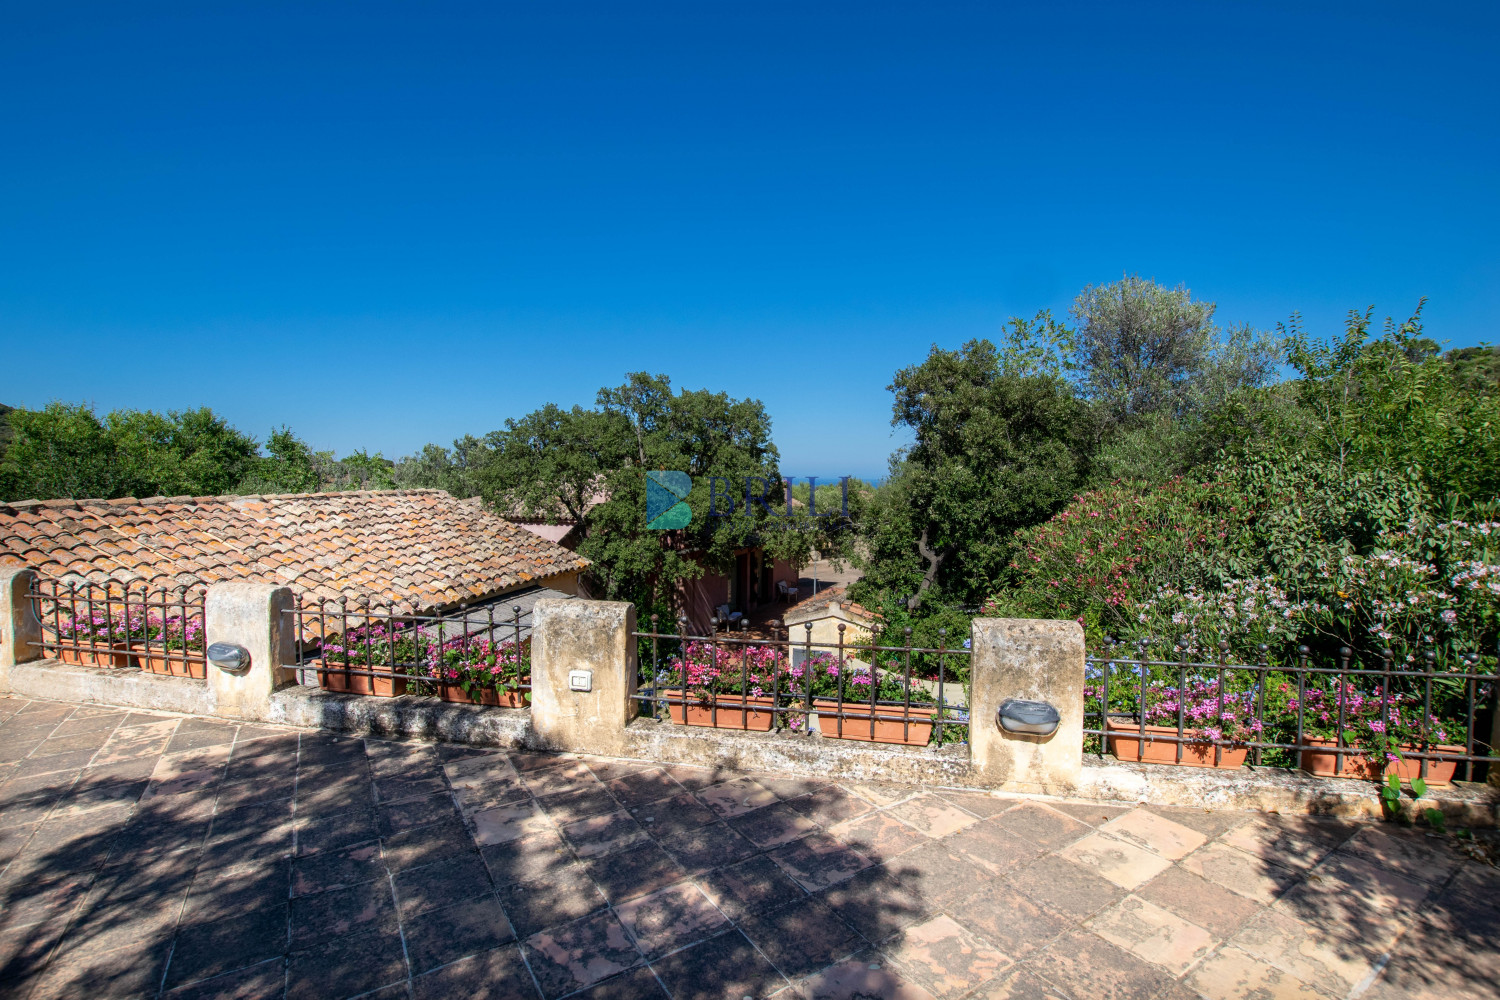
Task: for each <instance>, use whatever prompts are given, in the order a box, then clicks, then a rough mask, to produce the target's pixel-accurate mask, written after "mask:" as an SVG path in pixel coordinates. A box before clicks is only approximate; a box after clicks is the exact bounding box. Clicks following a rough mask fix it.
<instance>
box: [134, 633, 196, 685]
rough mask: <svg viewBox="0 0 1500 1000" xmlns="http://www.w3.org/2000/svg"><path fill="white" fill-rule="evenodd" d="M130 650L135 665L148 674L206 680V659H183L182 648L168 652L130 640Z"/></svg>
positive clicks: (158, 647)
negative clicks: (197, 660) (199, 660)
mask: <svg viewBox="0 0 1500 1000" xmlns="http://www.w3.org/2000/svg"><path fill="white" fill-rule="evenodd" d="M130 651H131V653H132V655H133V656H134V657H135V662H136V665H137V666H139V667H140V668H141V669H142V670H144V671H146V673H148V674H163V675H165V676H168V677H191V678H193V679H195V680H200V681H201V680H206V679H207V678H208V661H207V660H206V659H205V660H204V661H202V662H201V663H200V662H196V661H193V660H184V659H183V654H182V650H180V649H174V650H171V651H170V652H167V651H165V650H163V649H162V648H161V647H160V646H150V645H147V644H146V643H144V642H132V643H131V644H130Z"/></svg>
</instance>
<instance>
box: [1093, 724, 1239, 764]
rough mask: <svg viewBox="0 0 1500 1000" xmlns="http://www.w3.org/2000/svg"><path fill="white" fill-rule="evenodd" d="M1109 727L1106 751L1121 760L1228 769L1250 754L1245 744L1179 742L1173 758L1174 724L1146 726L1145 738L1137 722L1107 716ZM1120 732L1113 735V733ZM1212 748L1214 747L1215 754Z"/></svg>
mask: <svg viewBox="0 0 1500 1000" xmlns="http://www.w3.org/2000/svg"><path fill="white" fill-rule="evenodd" d="M1105 728H1106V729H1108V731H1109V737H1108V739H1109V752H1110V753H1112V754H1114V755H1115V757H1116V758H1118V759H1120V760H1125V761H1130V760H1134V761H1141V762H1144V763H1147V764H1180V765H1182V766H1184V767H1216V768H1219V769H1221V770H1226V771H1232V770H1235V769H1236V768H1239V767H1243V766H1244V763H1245V758H1246V757H1248V756H1249V755H1250V748H1249V747H1223V746H1221V747H1215V746H1214V745H1213V744H1212V743H1207V742H1204V743H1183V744H1182V760H1180V761H1179V760H1178V759H1177V746H1178V744H1177V743H1176V742H1175V741H1174V740H1172V739H1166V740H1163V739H1161V737H1163V736H1166V737H1175V736H1176V735H1177V727H1176V726H1147V727H1146V738H1145V740H1142V739H1141V726H1140V723H1137V722H1126V721H1125V720H1123V719H1110V720H1109V721H1108V722H1107V723H1106V726H1105ZM1116 733H1119V734H1120V735H1118V736H1116V735H1115V734H1116ZM1215 750H1217V751H1218V753H1217V754H1215V752H1214V751H1215Z"/></svg>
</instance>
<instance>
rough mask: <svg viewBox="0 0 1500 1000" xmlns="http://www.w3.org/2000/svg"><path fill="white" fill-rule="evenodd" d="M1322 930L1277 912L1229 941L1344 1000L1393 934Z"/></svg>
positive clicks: (1261, 916) (1265, 914)
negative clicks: (1342, 997) (1343, 997)
mask: <svg viewBox="0 0 1500 1000" xmlns="http://www.w3.org/2000/svg"><path fill="white" fill-rule="evenodd" d="M1355 928H1356V931H1355V933H1350V930H1351V928H1350V926H1348V925H1344V926H1340V927H1336V928H1331V929H1330V928H1323V927H1318V926H1315V925H1312V924H1308V923H1306V922H1304V921H1301V920H1297V919H1294V918H1293V917H1290V916H1288V915H1287V914H1285V913H1280V912H1278V911H1276V910H1274V909H1266V910H1262V911H1261V912H1260V913H1258V914H1256V915H1255V916H1254V917H1252V918H1251V919H1250V921H1249V923H1247V924H1246V925H1245V927H1244V929H1243V930H1241V931H1240V932H1239V933H1238V934H1236V935H1235V936H1234V937H1233V938H1232V939H1231V941H1230V943H1231V944H1233V945H1234V946H1235V947H1236V948H1239V949H1240V950H1241V951H1244V952H1246V953H1248V954H1250V955H1253V956H1255V957H1256V958H1258V959H1260V960H1262V961H1264V962H1268V963H1269V964H1271V965H1274V966H1275V967H1276V968H1278V969H1280V970H1281V971H1282V972H1286V973H1290V974H1291V975H1293V976H1296V977H1297V978H1298V979H1299V980H1301V981H1302V982H1304V983H1307V984H1309V985H1311V986H1316V987H1317V988H1318V989H1321V990H1323V991H1324V992H1326V993H1330V994H1332V995H1334V996H1340V997H1341V996H1345V995H1346V994H1348V992H1349V990H1350V989H1351V988H1352V987H1353V986H1354V985H1355V984H1356V983H1358V982H1359V981H1360V980H1362V979H1364V977H1365V976H1366V975H1368V974H1369V973H1370V972H1371V970H1372V969H1373V968H1374V966H1375V963H1376V962H1377V961H1378V960H1379V959H1380V956H1381V954H1382V953H1383V952H1384V951H1385V950H1386V948H1387V947H1388V945H1389V943H1391V942H1392V941H1394V934H1390V935H1386V934H1380V933H1375V934H1371V933H1368V932H1366V931H1365V929H1364V928H1362V927H1359V926H1358V925H1355Z"/></svg>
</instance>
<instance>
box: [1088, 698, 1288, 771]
mask: <svg viewBox="0 0 1500 1000" xmlns="http://www.w3.org/2000/svg"><path fill="white" fill-rule="evenodd" d="M1117 689H1118V691H1119V695H1120V697H1119V698H1118V699H1113V700H1116V702H1117V705H1118V707H1119V708H1121V709H1125V710H1133V714H1132V715H1130V716H1123V717H1122V715H1121V714H1120V713H1119V712H1118V711H1117V712H1114V713H1111V712H1108V711H1106V721H1105V730H1106V732H1107V733H1108V734H1109V735H1108V740H1109V752H1110V753H1112V754H1114V755H1115V757H1117V758H1118V759H1120V760H1134V761H1143V762H1146V763H1150V764H1182V765H1185V766H1188V767H1216V768H1221V769H1225V770H1233V769H1235V768H1238V767H1241V766H1243V765H1244V763H1245V758H1246V756H1248V754H1249V752H1250V751H1249V748H1248V747H1246V746H1243V745H1240V744H1243V743H1246V742H1249V741H1251V740H1254V739H1257V738H1258V737H1259V736H1260V733H1261V729H1262V726H1261V722H1260V720H1259V719H1257V718H1256V717H1255V692H1254V690H1245V691H1225V692H1223V693H1222V696H1221V693H1220V690H1219V684H1218V682H1217V681H1191V682H1189V683H1187V684H1184V685H1182V686H1180V687H1165V686H1159V685H1155V684H1151V685H1148V687H1147V701H1146V709H1145V714H1144V717H1143V716H1142V714H1141V708H1140V700H1139V699H1140V687H1139V685H1138V684H1131V683H1130V682H1128V681H1127V682H1125V683H1123V684H1120V685H1117ZM1092 690H1093V689H1092V688H1091V689H1090V691H1092ZM1110 693H1111V695H1112V696H1113V695H1114V694H1115V691H1114V690H1112V691H1111V692H1110ZM1179 715H1180V717H1181V720H1182V732H1181V734H1180V735H1181V737H1183V738H1185V742H1179V739H1178V737H1179V733H1178V728H1177V724H1178V719H1179ZM1179 746H1181V748H1182V751H1181V757H1180V759H1179V754H1178V749H1177V748H1178V747H1179Z"/></svg>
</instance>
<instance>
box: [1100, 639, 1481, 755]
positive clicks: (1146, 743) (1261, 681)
mask: <svg viewBox="0 0 1500 1000" xmlns="http://www.w3.org/2000/svg"><path fill="white" fill-rule="evenodd" d="M1229 648H1230V647H1229V644H1228V643H1227V642H1221V643H1219V648H1218V650H1217V652H1216V654H1215V656H1214V658H1213V659H1212V660H1205V659H1204V658H1203V657H1201V656H1199V657H1196V658H1195V657H1192V656H1190V654H1189V653H1188V651H1187V650H1185V649H1183V648H1182V647H1178V648H1177V649H1175V650H1173V652H1174V653H1175V654H1176V658H1175V659H1173V658H1167V657H1152V656H1151V655H1150V653H1149V651H1148V650H1147V648H1145V646H1144V645H1140V646H1137V647H1136V649H1135V650H1134V651H1133V655H1132V650H1130V649H1128V648H1125V647H1120V646H1116V645H1109V646H1107V647H1106V648H1105V649H1103V650H1095V651H1093V652H1091V654H1090V655H1089V656H1088V657H1087V660H1086V667H1085V670H1086V678H1085V689H1084V699H1085V708H1084V735H1085V739H1086V740H1088V746H1087V751H1088V752H1093V753H1097V754H1099V755H1101V756H1102V755H1105V754H1112V755H1113V756H1115V757H1117V758H1119V759H1121V760H1132V761H1150V762H1158V763H1168V764H1188V765H1193V766H1208V767H1238V766H1241V764H1243V763H1250V764H1252V765H1265V766H1277V767H1300V768H1302V769H1303V770H1306V771H1308V772H1310V773H1313V774H1318V775H1323V776H1338V777H1359V778H1369V779H1382V778H1384V779H1386V780H1389V778H1388V776H1389V775H1391V774H1395V775H1397V776H1398V778H1401V779H1405V780H1410V779H1412V778H1422V779H1423V780H1424V781H1426V782H1427V783H1429V784H1441V783H1444V782H1447V781H1449V780H1451V779H1453V778H1454V777H1457V778H1460V779H1462V780H1478V779H1480V778H1482V777H1484V776H1485V775H1484V769H1486V768H1487V767H1488V766H1489V765H1491V764H1493V763H1495V762H1500V756H1497V755H1496V748H1495V747H1494V746H1492V745H1491V741H1492V739H1493V736H1492V731H1493V730H1492V727H1493V726H1494V720H1495V712H1496V705H1495V700H1496V696H1497V693H1500V676H1497V671H1500V658H1497V657H1496V656H1493V655H1487V654H1482V653H1481V652H1479V651H1478V650H1477V649H1473V650H1468V651H1453V650H1443V651H1441V652H1440V651H1439V650H1436V649H1426V650H1421V651H1419V652H1418V653H1417V654H1413V655H1411V656H1407V657H1398V656H1397V655H1396V654H1395V653H1394V652H1392V651H1391V650H1388V649H1387V650H1381V651H1378V652H1376V653H1374V654H1369V655H1368V656H1367V657H1361V656H1359V655H1357V654H1356V653H1355V652H1354V651H1353V650H1351V649H1349V648H1348V647H1342V648H1340V649H1338V650H1337V652H1335V653H1332V654H1331V655H1329V656H1324V657H1315V655H1314V653H1313V651H1312V649H1311V648H1310V647H1308V646H1306V645H1303V646H1297V647H1295V651H1294V652H1293V653H1292V654H1291V655H1288V656H1283V657H1275V658H1273V656H1272V655H1271V651H1270V649H1269V647H1267V646H1266V645H1259V646H1258V647H1257V654H1258V655H1257V656H1256V657H1255V661H1256V662H1252V663H1245V662H1231V657H1230V654H1229Z"/></svg>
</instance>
